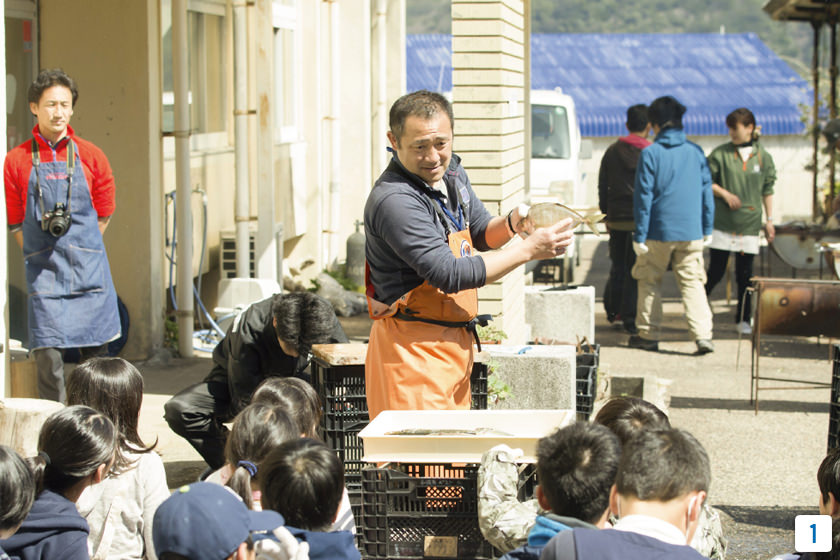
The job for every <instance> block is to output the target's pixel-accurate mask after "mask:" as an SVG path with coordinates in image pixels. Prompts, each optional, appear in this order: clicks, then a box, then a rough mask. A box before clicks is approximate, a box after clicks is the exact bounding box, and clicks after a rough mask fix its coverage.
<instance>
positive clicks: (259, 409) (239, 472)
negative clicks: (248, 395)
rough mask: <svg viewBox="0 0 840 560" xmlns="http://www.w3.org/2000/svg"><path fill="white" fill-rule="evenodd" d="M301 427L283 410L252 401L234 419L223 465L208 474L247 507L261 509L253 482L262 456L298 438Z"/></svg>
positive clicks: (256, 486) (208, 480) (258, 488)
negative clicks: (233, 493) (236, 495)
mask: <svg viewBox="0 0 840 560" xmlns="http://www.w3.org/2000/svg"><path fill="white" fill-rule="evenodd" d="M299 437H300V428H299V427H298V425H297V422H295V421H294V420H293V419H291V418H290V417H289V416H288V415H287V414H286V413H285V412H284V411H283V410H281V409H280V408H278V407H272V406H270V405H267V404H263V403H251V404H249V405H248V406H246V407H245V409H244V410H242V412H240V413H239V414H237V416H236V418H235V419H234V420H233V426H232V427H231V430H230V434H228V438H227V443H226V444H225V460H226V462H225V465H224V466H223V467H222V468H221V469H219V470H218V471H216V472H214V473H213V474H211V475H210V476H208V477H207V482H215V483H217V484H221V485H223V486H228V487H230V488H231V489H232V490H233V491H234V492H236V493H237V494H239V497H241V498H242V501H243V502H245V505H246V506H248V509H250V510H254V511H261V510H262V506H261V502H260V487H259V485H258V484H257V482H256V477H257V473H258V472H259V468H260V464H261V463H262V461H263V459H265V456H266V455H268V453H269V452H270V451H271V450H272V449H274V448H275V447H277V446H279V445H280V444H281V443H284V442H286V441H290V440H293V439H298V438H299Z"/></svg>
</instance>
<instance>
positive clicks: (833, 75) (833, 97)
mask: <svg viewBox="0 0 840 560" xmlns="http://www.w3.org/2000/svg"><path fill="white" fill-rule="evenodd" d="M829 24H830V25H831V28H830V29H831V51H830V53H831V62H830V65H829V77H830V83H829V85H830V86H831V94H830V95H829V102H828V103H829V105H828V109H829V116H830V117H831V118H832V119H836V118H837V20H835V19H831V20H830V21H829ZM829 154H831V155H830V157H831V160H830V164H829V165H830V169H831V171H830V173H829V187H828V203H827V207H828V208H829V211H828V212H827V213H825V215H823V223H825V222H826V221H828V217H829V216H830V215H831V210H830V209H831V208H834V189H835V187H836V184H837V181H836V180H835V178H834V172H835V169H836V166H837V154H836V150H829Z"/></svg>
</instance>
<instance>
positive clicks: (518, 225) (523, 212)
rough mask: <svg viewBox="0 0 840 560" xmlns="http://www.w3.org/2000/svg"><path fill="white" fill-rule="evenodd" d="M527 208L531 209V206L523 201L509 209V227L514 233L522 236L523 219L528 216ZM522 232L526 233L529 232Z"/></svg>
mask: <svg viewBox="0 0 840 560" xmlns="http://www.w3.org/2000/svg"><path fill="white" fill-rule="evenodd" d="M529 210H531V207H530V206H528V205H527V204H525V203H524V202H523V203H522V204H520V205H519V206H517V207H516V208H514V209H513V210H512V211H511V213H510V215H509V218H510V226H511V229H513V233H514V234H517V233H518V234H519V235H520V236H523V232H524V228H525V225H526V224H525V222H524V221H523V220H524V219H525V218H526V217H527V216H528V211H529ZM524 233H525V234H527V233H530V232H524Z"/></svg>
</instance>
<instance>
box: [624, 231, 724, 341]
mask: <svg viewBox="0 0 840 560" xmlns="http://www.w3.org/2000/svg"><path fill="white" fill-rule="evenodd" d="M646 244H647V246H648V249H650V250H649V251H648V252H647V253H645V254H644V255H640V256H638V257H637V258H636V264H635V265H634V266H633V272H632V274H633V278H635V279H636V280H637V281H638V290H639V298H638V304H637V309H636V326H637V327H638V329H639V335H640V336H642V337H643V338H646V339H649V340H659V330H660V327H661V325H662V295H661V293H660V291H661V287H662V276H663V275H664V274H665V271H666V270H667V269H668V263H671V266H672V267H673V269H674V276H676V278H677V285H678V286H679V288H680V293H681V294H682V300H683V305H684V306H685V317H686V319H687V320H688V328H689V330H690V331H691V334H692V336H693V337H694V340H702V339H708V340H711V338H712V310H711V308H710V307H709V301H708V299H707V298H706V290H705V288H704V285H705V283H706V271H705V270H704V268H703V240H702V239H698V240H697V241H653V240H648V241H647V242H646Z"/></svg>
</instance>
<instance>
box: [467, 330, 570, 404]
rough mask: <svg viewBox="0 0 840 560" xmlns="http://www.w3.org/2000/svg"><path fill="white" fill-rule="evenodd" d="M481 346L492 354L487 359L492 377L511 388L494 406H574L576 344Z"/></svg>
mask: <svg viewBox="0 0 840 560" xmlns="http://www.w3.org/2000/svg"><path fill="white" fill-rule="evenodd" d="M482 348H483V350H484V351H485V352H486V353H487V354H489V356H490V359H489V360H488V362H487V363H488V365H489V367H490V369H491V370H492V373H491V374H490V375H491V377H492V376H498V378H499V380H500V381H502V382H504V383H506V384H507V385H508V386H509V387H510V392H511V396H509V397H508V398H506V399H505V400H502V401H500V402H498V403H495V404H493V405H491V406H490V407H491V408H494V409H568V410H575V394H576V391H575V381H576V369H575V348H574V347H573V346H566V345H562V346H549V345H535V346H508V345H495V344H487V345H483V346H482ZM522 350H524V352H523V353H522V354H519V353H518V352H520V351H522Z"/></svg>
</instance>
